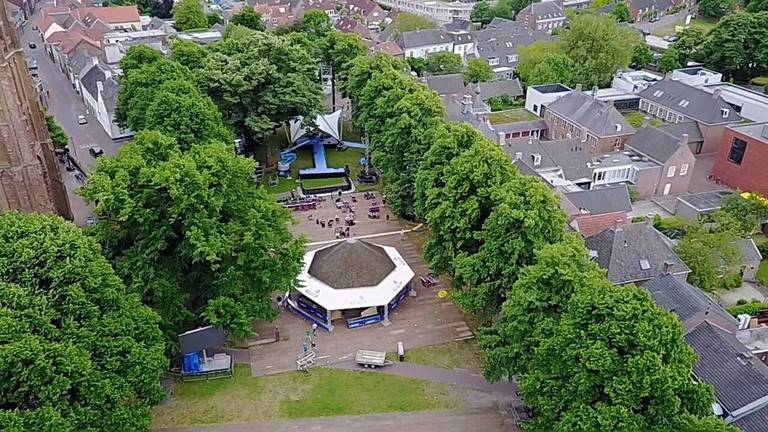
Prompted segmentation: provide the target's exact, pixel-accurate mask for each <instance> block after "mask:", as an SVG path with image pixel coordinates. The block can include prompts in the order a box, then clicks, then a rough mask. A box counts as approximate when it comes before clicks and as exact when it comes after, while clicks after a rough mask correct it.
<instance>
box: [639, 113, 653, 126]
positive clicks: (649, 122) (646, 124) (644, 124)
mask: <svg viewBox="0 0 768 432" xmlns="http://www.w3.org/2000/svg"><path fill="white" fill-rule="evenodd" d="M649 124H651V118H650V117H648V116H645V117H643V124H641V125H640V127H648V125H649Z"/></svg>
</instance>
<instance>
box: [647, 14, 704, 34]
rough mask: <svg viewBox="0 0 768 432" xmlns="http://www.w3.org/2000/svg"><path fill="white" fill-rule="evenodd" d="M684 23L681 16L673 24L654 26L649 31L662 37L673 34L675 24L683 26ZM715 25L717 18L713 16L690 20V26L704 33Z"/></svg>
mask: <svg viewBox="0 0 768 432" xmlns="http://www.w3.org/2000/svg"><path fill="white" fill-rule="evenodd" d="M684 24H685V18H681V19H680V20H679V21H677V22H676V23H674V24H670V25H665V26H661V27H656V28H655V29H653V30H652V31H651V33H652V34H653V35H654V36H659V37H664V36H672V35H674V34H675V27H676V26H681V27H682V26H683V25H684ZM715 26H717V20H716V19H713V18H706V17H699V18H697V19H695V20H691V28H697V29H699V30H701V31H702V32H704V34H707V33H709V32H710V31H712V29H714V28H715Z"/></svg>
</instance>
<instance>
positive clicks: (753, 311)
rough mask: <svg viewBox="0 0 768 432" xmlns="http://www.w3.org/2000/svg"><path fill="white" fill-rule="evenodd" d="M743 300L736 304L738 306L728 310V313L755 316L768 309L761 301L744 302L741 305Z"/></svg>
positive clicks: (767, 305)
mask: <svg viewBox="0 0 768 432" xmlns="http://www.w3.org/2000/svg"><path fill="white" fill-rule="evenodd" d="M742 300H743V299H742ZM742 300H739V301H738V302H736V306H732V307H729V308H728V312H730V314H731V315H733V316H739V315H741V314H747V315H750V316H755V315H757V313H758V312H760V311H763V310H767V309H768V304H767V303H763V302H761V301H759V300H752V301H750V302H749V303H746V300H743V301H744V303H741V301H742Z"/></svg>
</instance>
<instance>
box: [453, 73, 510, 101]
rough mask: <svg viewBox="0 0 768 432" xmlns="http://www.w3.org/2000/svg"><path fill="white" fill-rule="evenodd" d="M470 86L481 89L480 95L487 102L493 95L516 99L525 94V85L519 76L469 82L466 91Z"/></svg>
mask: <svg viewBox="0 0 768 432" xmlns="http://www.w3.org/2000/svg"><path fill="white" fill-rule="evenodd" d="M470 87H472V89H479V92H480V95H481V96H482V98H483V101H485V102H487V101H488V99H490V98H493V97H499V96H507V97H509V98H510V99H512V100H514V99H517V98H519V97H521V96H523V95H524V93H523V86H522V85H521V84H520V80H519V79H517V78H515V79H511V80H500V81H487V82H479V83H477V84H469V85H468V86H467V89H466V90H465V91H469V90H470Z"/></svg>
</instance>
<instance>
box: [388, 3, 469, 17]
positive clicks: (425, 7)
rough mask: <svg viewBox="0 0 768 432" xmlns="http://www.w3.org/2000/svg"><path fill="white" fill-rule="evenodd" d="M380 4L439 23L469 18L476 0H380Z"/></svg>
mask: <svg viewBox="0 0 768 432" xmlns="http://www.w3.org/2000/svg"><path fill="white" fill-rule="evenodd" d="M378 2H379V3H380V4H383V5H384V6H388V7H390V8H392V9H397V10H400V11H403V12H408V13H412V14H414V15H419V16H423V17H426V18H429V19H431V20H433V21H437V22H438V23H449V22H451V21H453V20H457V19H462V20H469V19H470V14H471V13H472V8H473V7H474V6H475V2H472V1H470V2H462V1H453V2H444V1H439V0H378Z"/></svg>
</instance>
